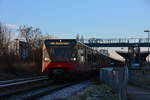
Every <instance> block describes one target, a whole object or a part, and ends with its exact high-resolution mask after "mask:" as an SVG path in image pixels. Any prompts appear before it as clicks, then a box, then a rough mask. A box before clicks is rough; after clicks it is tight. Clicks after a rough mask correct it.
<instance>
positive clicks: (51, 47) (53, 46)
mask: <svg viewBox="0 0 150 100" xmlns="http://www.w3.org/2000/svg"><path fill="white" fill-rule="evenodd" d="M45 45H46V47H47V50H48V53H49V56H50V59H51V60H52V61H54V62H66V61H71V59H75V49H74V47H75V45H76V40H67V39H54V40H45ZM74 61H75V60H74Z"/></svg>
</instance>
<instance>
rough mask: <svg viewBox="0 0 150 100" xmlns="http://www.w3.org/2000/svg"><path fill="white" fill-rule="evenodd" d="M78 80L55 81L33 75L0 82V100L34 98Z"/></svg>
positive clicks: (28, 99)
mask: <svg viewBox="0 0 150 100" xmlns="http://www.w3.org/2000/svg"><path fill="white" fill-rule="evenodd" d="M77 83H79V82H70V83H61V84H58V83H55V82H54V81H52V80H49V79H48V77H46V76H42V77H35V78H28V79H19V80H15V81H14V80H13V81H5V82H4V81H3V82H2V81H1V82H0V100H36V99H37V98H40V97H42V96H45V95H47V94H51V93H53V92H54V91H58V90H60V89H62V88H65V87H69V86H71V85H73V84H77Z"/></svg>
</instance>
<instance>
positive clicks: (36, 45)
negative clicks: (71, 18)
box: [19, 26, 42, 61]
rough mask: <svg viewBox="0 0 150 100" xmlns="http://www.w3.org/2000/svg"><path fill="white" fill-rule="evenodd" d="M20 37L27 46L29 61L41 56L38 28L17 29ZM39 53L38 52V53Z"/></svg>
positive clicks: (40, 35) (24, 27)
mask: <svg viewBox="0 0 150 100" xmlns="http://www.w3.org/2000/svg"><path fill="white" fill-rule="evenodd" d="M19 31H20V35H21V37H22V38H24V39H25V41H26V42H27V43H28V44H29V52H30V59H32V60H33V61H35V59H37V58H38V57H37V56H41V53H42V51H41V45H42V32H41V30H40V29H39V28H33V27H28V26H22V27H20V28H19ZM38 51H39V52H38Z"/></svg>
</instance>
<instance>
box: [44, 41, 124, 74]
mask: <svg viewBox="0 0 150 100" xmlns="http://www.w3.org/2000/svg"><path fill="white" fill-rule="evenodd" d="M122 64H123V62H121V61H117V60H115V59H112V58H110V57H108V56H105V55H103V54H101V53H99V52H98V51H97V50H94V49H92V48H91V47H88V46H86V45H85V44H83V43H81V42H78V41H77V40H75V39H49V40H45V41H44V45H43V60H42V72H45V73H47V74H48V75H49V76H50V77H54V76H55V77H56V76H57V77H63V76H65V75H67V76H70V75H74V74H76V73H79V74H81V73H84V74H87V73H90V72H92V71H95V70H96V69H98V68H102V67H109V66H111V67H112V66H116V65H117V66H122Z"/></svg>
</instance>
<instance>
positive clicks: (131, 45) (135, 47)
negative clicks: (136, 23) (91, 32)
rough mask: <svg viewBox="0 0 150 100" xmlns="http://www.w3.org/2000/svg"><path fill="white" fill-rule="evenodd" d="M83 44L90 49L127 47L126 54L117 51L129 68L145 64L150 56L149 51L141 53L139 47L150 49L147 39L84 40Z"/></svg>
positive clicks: (149, 42)
mask: <svg viewBox="0 0 150 100" xmlns="http://www.w3.org/2000/svg"><path fill="white" fill-rule="evenodd" d="M81 42H84V43H85V44H86V45H88V46H90V47H128V52H125V51H123V52H120V51H117V53H118V54H119V55H121V56H122V57H123V58H125V62H126V63H127V64H129V65H130V66H132V65H135V64H139V65H141V64H143V63H144V62H146V57H147V56H148V55H149V54H150V52H149V51H146V52H142V51H140V47H150V41H149V40H148V38H126V39H123V38H122V39H121V38H120V39H97V38H90V39H85V40H84V41H81Z"/></svg>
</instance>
